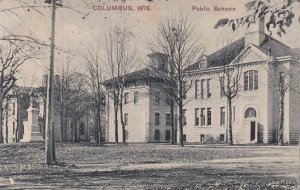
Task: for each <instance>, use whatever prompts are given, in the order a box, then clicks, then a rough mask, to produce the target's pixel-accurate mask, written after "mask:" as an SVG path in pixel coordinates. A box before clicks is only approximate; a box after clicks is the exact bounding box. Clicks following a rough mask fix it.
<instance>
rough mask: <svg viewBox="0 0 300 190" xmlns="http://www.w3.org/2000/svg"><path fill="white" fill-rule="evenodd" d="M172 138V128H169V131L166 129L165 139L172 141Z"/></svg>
mask: <svg viewBox="0 0 300 190" xmlns="http://www.w3.org/2000/svg"><path fill="white" fill-rule="evenodd" d="M170 139H171V132H170V130H167V131H166V136H165V140H166V141H170Z"/></svg>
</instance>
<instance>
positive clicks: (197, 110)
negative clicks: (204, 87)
mask: <svg viewBox="0 0 300 190" xmlns="http://www.w3.org/2000/svg"><path fill="white" fill-rule="evenodd" d="M199 115H200V114H199V108H195V117H194V118H195V120H194V121H195V126H199V124H200V117H199Z"/></svg>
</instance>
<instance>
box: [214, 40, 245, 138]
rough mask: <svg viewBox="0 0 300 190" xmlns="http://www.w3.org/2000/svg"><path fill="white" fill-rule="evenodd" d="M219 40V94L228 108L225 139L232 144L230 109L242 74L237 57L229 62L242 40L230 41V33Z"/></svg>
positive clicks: (237, 52)
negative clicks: (225, 101)
mask: <svg viewBox="0 0 300 190" xmlns="http://www.w3.org/2000/svg"><path fill="white" fill-rule="evenodd" d="M226 36H227V37H225V35H224V37H223V39H222V40H221V41H222V42H223V44H222V45H223V46H224V47H223V48H222V49H221V50H220V51H219V52H216V53H215V54H216V60H217V61H218V62H220V63H222V65H221V68H220V71H219V72H218V80H219V82H220V87H221V88H220V89H221V92H220V95H221V96H223V97H225V98H226V100H227V106H228V108H227V110H228V121H227V126H228V135H227V141H228V143H229V144H233V134H232V122H233V117H232V109H233V105H232V104H233V100H234V98H235V97H236V96H237V95H238V93H239V91H240V85H239V82H240V79H241V75H242V68H241V65H240V64H239V62H238V59H236V60H235V63H232V64H231V62H232V61H233V60H234V59H235V58H237V56H238V55H239V53H240V52H241V50H242V49H243V47H244V42H243V40H241V39H240V40H237V41H235V42H232V41H233V40H232V37H228V36H232V35H226Z"/></svg>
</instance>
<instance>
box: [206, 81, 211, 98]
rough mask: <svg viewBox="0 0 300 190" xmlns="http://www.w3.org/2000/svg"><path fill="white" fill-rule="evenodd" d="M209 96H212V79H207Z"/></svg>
mask: <svg viewBox="0 0 300 190" xmlns="http://www.w3.org/2000/svg"><path fill="white" fill-rule="evenodd" d="M206 82H207V98H210V97H211V89H210V87H211V85H210V83H211V79H207V81H206Z"/></svg>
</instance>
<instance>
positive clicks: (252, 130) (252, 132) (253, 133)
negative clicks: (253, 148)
mask: <svg viewBox="0 0 300 190" xmlns="http://www.w3.org/2000/svg"><path fill="white" fill-rule="evenodd" d="M255 135H256V131H255V121H251V122H250V141H254V140H255Z"/></svg>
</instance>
